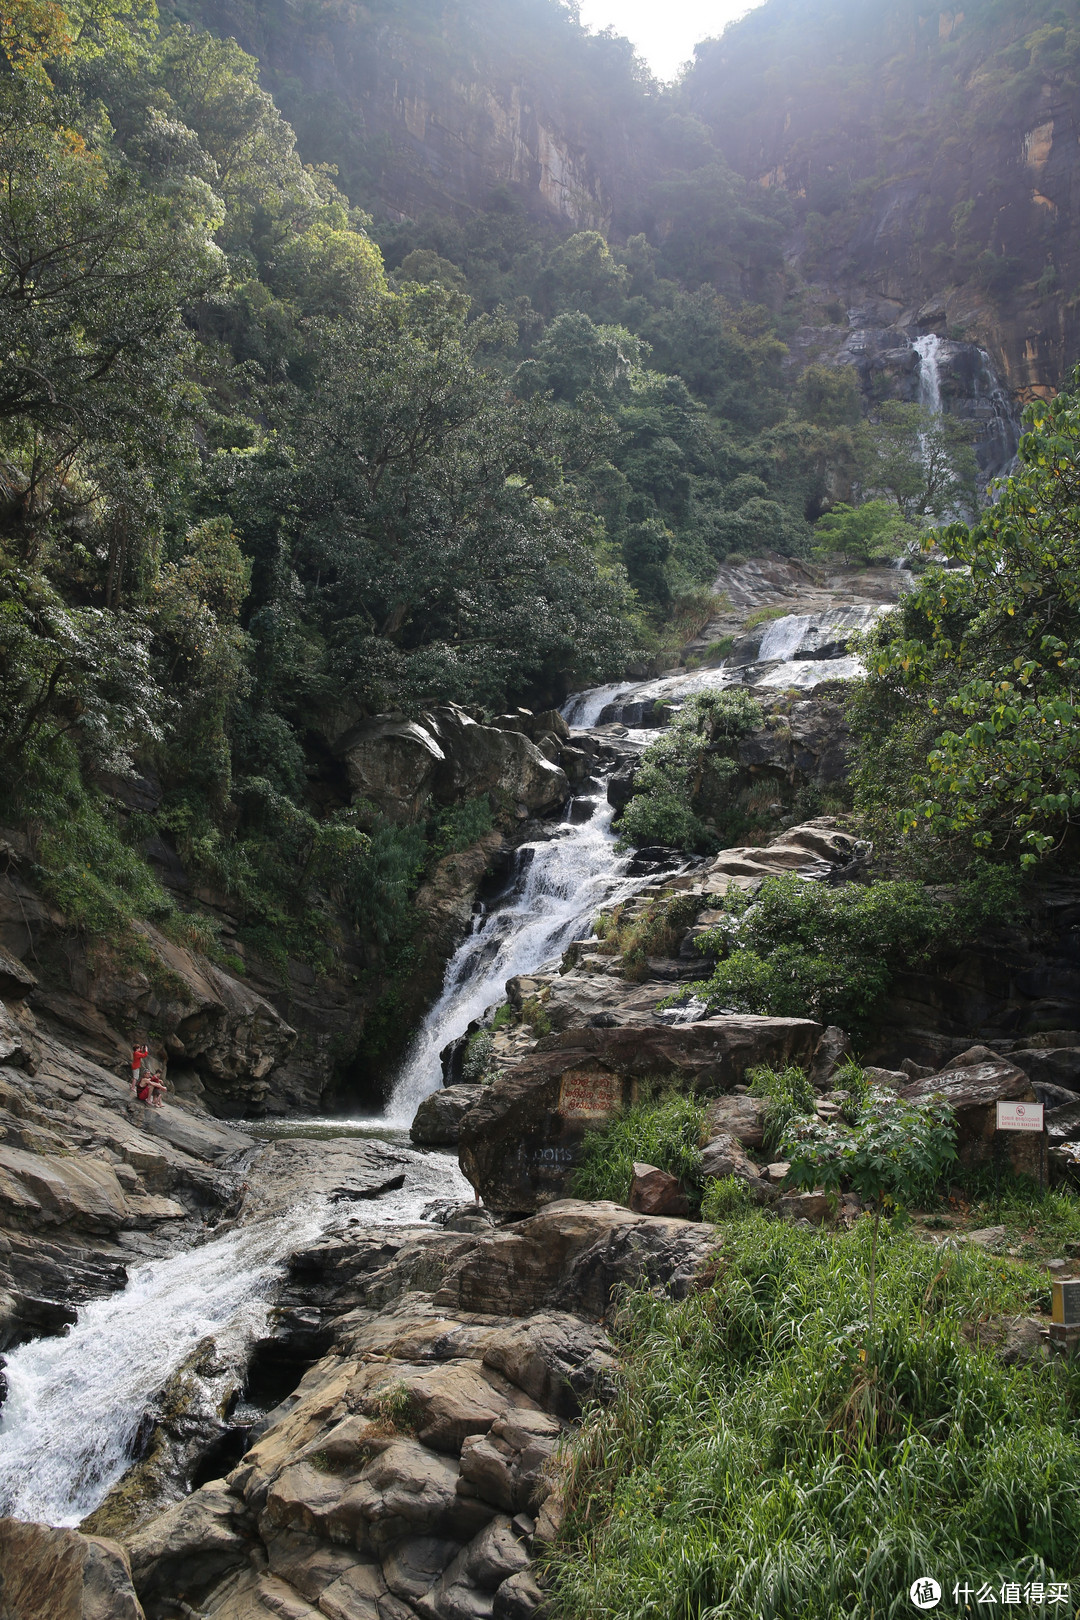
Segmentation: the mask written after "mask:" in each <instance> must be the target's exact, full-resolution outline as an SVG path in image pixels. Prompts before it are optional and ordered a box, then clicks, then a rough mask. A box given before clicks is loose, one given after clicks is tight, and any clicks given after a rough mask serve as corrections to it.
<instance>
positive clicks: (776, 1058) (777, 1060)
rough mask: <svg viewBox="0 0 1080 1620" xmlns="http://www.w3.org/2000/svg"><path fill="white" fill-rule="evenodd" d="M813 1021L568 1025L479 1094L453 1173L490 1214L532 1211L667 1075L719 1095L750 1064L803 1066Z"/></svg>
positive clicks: (564, 1184) (559, 1192)
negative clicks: (607, 1126) (597, 1133)
mask: <svg viewBox="0 0 1080 1620" xmlns="http://www.w3.org/2000/svg"><path fill="white" fill-rule="evenodd" d="M820 1033H821V1028H820V1025H818V1024H815V1023H814V1022H813V1021H812V1020H810V1019H808V1018H756V1017H752V1016H750V1015H746V1016H732V1017H719V1018H705V1019H702V1020H700V1021H699V1022H698V1023H694V1024H685V1025H677V1026H672V1025H667V1024H641V1023H632V1024H627V1025H624V1026H621V1027H620V1026H616V1027H614V1028H610V1027H609V1028H588V1029H581V1028H578V1029H568V1030H566V1031H564V1032H562V1033H558V1034H555V1035H551V1036H548V1037H546V1038H545V1042H544V1045H545V1046H548V1045H549V1043H550V1048H549V1050H546V1051H540V1050H537V1051H536V1052H535V1053H534V1054H533V1055H532V1056H531V1057H526V1058H523V1059H522V1060H521V1061H520V1062H519V1063H518V1064H517V1066H516V1067H515V1068H514V1069H512V1070H510V1071H508V1072H507V1073H505V1074H504V1075H502V1076H501V1077H500V1078H499V1079H498V1080H496V1081H495V1083H494V1084H493V1085H491V1086H489V1087H485V1088H484V1095H483V1097H482V1098H481V1099H480V1101H479V1102H478V1103H476V1104H475V1106H474V1107H473V1108H471V1109H470V1110H469V1112H468V1113H467V1114H466V1116H465V1118H464V1120H463V1121H462V1124H461V1134H460V1140H459V1156H460V1160H461V1167H462V1169H463V1170H464V1172H465V1174H466V1175H467V1176H468V1178H469V1180H470V1181H471V1182H472V1183H473V1185H474V1186H475V1187H477V1188H479V1190H480V1194H481V1196H482V1197H483V1199H484V1202H485V1204H487V1205H488V1206H489V1208H491V1209H494V1210H505V1211H516V1212H522V1211H526V1210H534V1209H538V1208H540V1207H541V1206H542V1205H544V1204H546V1203H549V1202H551V1201H552V1200H554V1199H557V1198H563V1197H565V1196H566V1194H567V1192H568V1191H569V1187H570V1183H571V1179H572V1176H573V1171H574V1167H575V1165H576V1163H577V1159H578V1155H579V1151H580V1146H581V1142H582V1139H583V1138H584V1136H585V1134H586V1132H587V1131H589V1130H595V1129H596V1128H597V1127H598V1126H600V1125H602V1124H604V1123H605V1122H606V1121H607V1120H609V1119H612V1118H614V1117H615V1115H616V1114H617V1113H618V1112H619V1111H620V1110H621V1109H622V1108H623V1107H624V1106H625V1105H626V1104H627V1103H629V1102H631V1101H632V1100H633V1098H634V1096H635V1095H636V1092H635V1082H636V1081H640V1080H643V1079H646V1078H649V1079H652V1078H655V1077H656V1076H658V1075H670V1076H671V1077H672V1078H673V1079H676V1080H677V1081H678V1083H680V1084H682V1085H685V1086H687V1087H688V1088H689V1087H693V1086H695V1085H699V1086H701V1087H702V1088H708V1089H716V1090H724V1089H727V1088H729V1087H731V1086H732V1085H734V1084H736V1083H737V1082H738V1081H740V1080H741V1079H742V1077H743V1074H744V1073H745V1071H746V1070H747V1069H748V1068H750V1067H751V1066H752V1065H754V1064H757V1063H772V1064H775V1065H778V1066H781V1067H782V1066H783V1065H785V1064H787V1063H799V1062H803V1063H809V1062H810V1059H811V1057H812V1055H813V1052H814V1048H815V1046H816V1043H817V1038H818V1036H819V1035H820Z"/></svg>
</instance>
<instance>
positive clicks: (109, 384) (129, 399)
mask: <svg viewBox="0 0 1080 1620" xmlns="http://www.w3.org/2000/svg"><path fill="white" fill-rule="evenodd" d="M219 217H220V216H219V214H218V213H217V211H216V205H215V204H214V202H213V199H212V197H208V195H207V193H206V192H205V188H203V189H202V190H200V189H198V188H194V187H184V186H181V187H179V188H173V189H172V190H171V191H170V193H169V195H168V196H164V195H155V194H154V193H153V192H150V191H148V190H147V189H146V188H143V187H140V186H139V184H138V182H137V178H136V176H135V175H134V174H133V173H132V172H131V169H130V167H129V166H128V165H127V164H126V163H125V161H124V159H123V157H122V156H121V155H120V154H119V153H118V152H116V151H115V149H114V148H113V147H112V146H111V144H110V142H109V139H108V134H107V131H106V130H105V129H104V128H103V127H101V126H98V127H97V128H96V129H94V130H93V131H92V132H91V138H90V139H87V138H84V136H83V134H81V133H80V132H79V130H78V129H76V128H73V127H72V126H71V125H70V124H69V123H68V122H67V121H66V117H65V107H64V105H63V103H62V102H61V101H60V100H59V99H58V98H56V97H55V96H54V95H53V94H52V93H51V92H49V91H48V90H45V89H42V88H40V87H38V86H36V85H33V84H29V83H21V82H15V81H12V80H6V81H0V347H2V349H3V352H4V356H5V364H4V367H3V371H2V373H0V433H2V434H3V436H4V439H5V441H6V446H7V452H8V455H9V457H10V459H11V460H13V461H14V462H15V464H16V465H17V466H18V467H19V469H20V472H21V474H22V486H21V492H20V493H21V507H22V514H23V518H24V522H25V526H26V534H27V537H28V538H27V545H28V546H29V547H30V548H31V549H32V548H33V546H34V545H35V544H36V543H37V538H36V537H38V536H39V534H40V525H39V524H38V523H37V522H36V521H35V520H36V519H37V518H39V517H40V515H41V514H42V512H43V511H44V510H45V509H46V508H47V506H48V504H49V499H50V496H51V494H52V492H53V491H55V489H56V488H57V486H58V484H59V483H61V482H63V481H64V480H65V479H67V478H68V476H69V474H72V473H74V472H76V471H77V473H78V475H79V476H78V477H77V478H76V479H75V480H74V482H73V483H72V485H71V486H70V493H71V494H75V495H77V497H78V498H81V499H82V500H83V501H84V502H86V503H87V504H89V502H90V501H92V500H93V499H94V498H95V496H96V495H97V494H99V493H100V492H104V493H107V494H108V495H110V496H112V497H113V498H114V499H118V500H121V501H125V502H126V503H127V504H128V505H129V506H130V507H131V508H132V509H136V508H138V507H141V506H143V505H145V502H146V497H147V494H148V491H149V488H150V486H151V485H152V480H153V469H155V468H157V469H163V468H165V467H167V466H169V465H170V464H172V463H173V462H174V460H175V457H176V452H177V448H178V445H177V440H178V438H179V440H180V448H182V446H183V439H184V425H183V423H184V418H185V416H187V415H188V411H189V408H190V402H189V399H188V390H187V385H186V380H185V363H186V361H187V360H188V358H189V356H190V354H191V337H190V334H189V333H188V331H187V330H186V328H185V325H184V321H183V314H182V311H183V305H184V303H185V302H186V301H187V300H188V299H192V298H195V297H198V296H201V295H203V294H205V293H206V292H207V291H208V290H209V289H210V287H212V286H213V285H214V283H215V282H216V281H217V280H219V279H220V276H221V274H222V268H223V267H222V263H221V258H220V255H219V254H218V253H217V251H216V250H215V249H214V247H213V245H212V243H211V242H210V240H209V233H210V231H211V230H212V229H213V228H214V226H215V224H216V223H217V221H218V219H219ZM80 479H81V480H82V482H83V489H82V493H81V496H80V495H78V487H79V480H80Z"/></svg>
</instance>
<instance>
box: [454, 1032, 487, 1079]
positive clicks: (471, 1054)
mask: <svg viewBox="0 0 1080 1620" xmlns="http://www.w3.org/2000/svg"><path fill="white" fill-rule="evenodd" d="M494 1046H495V1042H494V1040H493V1038H492V1035H491V1031H490V1030H487V1029H478V1030H476V1031H475V1032H474V1033H473V1034H472V1035H470V1036H469V1039H468V1043H467V1045H466V1047H465V1056H464V1058H463V1060H462V1064H461V1078H462V1079H463V1080H466V1081H469V1082H471V1083H472V1084H475V1083H476V1082H477V1081H482V1080H483V1079H484V1076H485V1075H486V1074H487V1071H488V1066H489V1064H490V1063H491V1053H492V1050H493V1049H494Z"/></svg>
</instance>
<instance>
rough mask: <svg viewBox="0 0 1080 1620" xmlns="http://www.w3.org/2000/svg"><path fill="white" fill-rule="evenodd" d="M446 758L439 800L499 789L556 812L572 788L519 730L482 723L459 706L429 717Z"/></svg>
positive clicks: (437, 786) (519, 801)
mask: <svg viewBox="0 0 1080 1620" xmlns="http://www.w3.org/2000/svg"><path fill="white" fill-rule="evenodd" d="M425 719H426V721H427V723H428V724H429V726H430V727H431V728H432V730H433V732H434V734H435V736H436V737H437V738H438V740H439V744H440V746H441V748H442V751H443V755H444V759H443V763H442V765H440V767H439V769H438V770H437V771H436V773H435V779H434V793H435V797H436V799H437V800H438V801H439V803H440V804H455V803H457V802H458V801H459V800H460V799H466V798H475V797H476V795H477V794H480V793H494V794H496V795H498V796H500V797H505V798H506V799H509V800H511V801H512V802H513V803H514V804H516V805H523V806H524V808H525V809H526V810H530V811H543V810H554V809H555V808H556V807H557V806H558V805H560V804H562V802H563V800H564V799H566V798H567V797H568V795H569V792H570V783H569V781H568V780H567V777H566V774H565V772H563V771H562V770H560V769H559V767H558V766H557V765H555V764H553V763H552V761H551V760H549V759H548V758H547V757H546V756H545V755H544V754H543V753H541V751H540V749H539V748H537V746H536V744H535V743H533V742H531V741H530V740H529V738H528V737H526V736H524V735H523V734H522V733H521V732H520V731H501V730H499V729H498V728H497V727H496V726H481V725H478V724H477V722H476V721H475V720H473V719H471V718H470V717H469V716H468V715H467V714H466V713H465V711H464V710H463V709H459V708H458V707H457V705H456V704H452V703H450V704H446V705H444V706H443V707H441V708H438V709H436V710H434V712H433V713H432V714H431V715H427V716H425Z"/></svg>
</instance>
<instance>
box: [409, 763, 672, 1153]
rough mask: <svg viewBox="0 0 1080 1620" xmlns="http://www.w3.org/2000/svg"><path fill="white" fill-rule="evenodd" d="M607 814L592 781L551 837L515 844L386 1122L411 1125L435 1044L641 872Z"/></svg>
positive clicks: (459, 953) (438, 1080)
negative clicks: (623, 850)
mask: <svg viewBox="0 0 1080 1620" xmlns="http://www.w3.org/2000/svg"><path fill="white" fill-rule="evenodd" d="M613 815H614V811H613V810H612V808H611V806H610V805H609V804H608V803H607V800H606V797H605V796H604V789H603V788H602V787H600V788H594V789H593V790H592V792H591V794H590V795H587V796H585V795H583V796H581V797H579V798H576V799H572V800H571V802H570V807H569V819H568V820H567V821H565V822H564V823H563V825H562V826H561V827H560V828H559V829H558V831H557V832H556V833H555V835H554V836H553V837H551V838H547V839H544V840H542V841H540V842H538V843H535V844H525V845H523V846H522V848H521V849H520V850H519V851H518V852H517V855H516V857H515V868H516V875H515V879H514V881H513V883H512V885H511V887H510V889H509V891H508V893H507V894H506V895H505V896H504V898H503V899H502V900H500V901H499V903H498V904H497V905H495V906H494V907H493V908H492V909H491V911H489V912H488V913H487V914H486V915H485V916H483V917H482V918H481V919H480V920H479V924H478V925H477V926H476V927H474V929H473V932H472V933H470V934H469V935H468V937H467V938H466V939H464V940H463V941H462V943H461V945H459V947H458V949H457V950H456V951H455V953H454V955H453V956H452V957H451V959H450V962H449V964H448V965H447V969H446V973H445V976H444V978H443V989H442V994H441V995H440V997H439V999H438V1001H437V1002H436V1003H435V1005H434V1006H433V1007H432V1009H431V1011H430V1012H429V1013H428V1015H427V1017H426V1018H425V1019H424V1022H423V1025H422V1026H421V1029H420V1032H419V1034H418V1035H417V1037H416V1039H415V1040H414V1042H413V1044H412V1046H411V1048H410V1049H409V1052H408V1053H407V1055H406V1058H405V1063H404V1065H403V1067H402V1071H401V1074H400V1076H399V1078H398V1081H397V1084H396V1085H395V1087H394V1091H393V1094H392V1096H391V1098H390V1102H389V1104H388V1106H387V1117H388V1119H389V1121H390V1123H391V1124H400V1125H403V1126H407V1125H409V1124H410V1123H411V1121H412V1118H413V1115H414V1114H415V1113H416V1110H417V1108H418V1107H419V1105H420V1103H422V1102H423V1100H424V1098H425V1097H427V1096H429V1095H430V1093H431V1092H433V1091H437V1090H438V1088H439V1086H440V1085H441V1084H442V1069H441V1065H440V1062H439V1053H440V1052H441V1050H442V1048H443V1047H444V1046H446V1045H447V1044H448V1043H449V1042H450V1041H452V1040H454V1039H455V1037H456V1036H458V1035H462V1034H464V1032H465V1030H466V1029H467V1028H468V1026H469V1024H470V1023H471V1022H472V1020H473V1019H474V1018H479V1017H481V1016H482V1014H483V1013H484V1012H486V1011H487V1009H488V1008H489V1007H490V1006H491V1005H492V1004H493V1003H495V1002H501V1001H502V1000H503V999H504V997H505V994H506V981H507V979H511V978H513V977H514V976H515V975H517V974H522V973H536V972H537V971H538V970H539V969H540V968H542V967H543V966H544V965H545V964H546V963H549V962H552V961H554V960H555V959H556V958H557V957H558V956H559V955H560V953H561V952H562V951H563V950H564V949H565V947H566V946H567V945H568V944H569V943H570V941H571V940H572V939H576V938H578V936H579V935H580V933H581V932H582V931H583V930H585V931H587V930H588V928H589V926H590V924H591V923H592V920H593V918H594V917H595V916H596V914H597V912H598V911H600V910H601V909H602V908H603V907H604V906H606V905H612V904H614V903H616V902H617V901H619V900H621V899H624V898H625V897H626V896H627V895H629V894H632V893H633V892H634V890H635V889H637V888H639V887H640V886H641V883H642V882H643V881H645V880H644V879H640V878H637V879H635V878H629V877H627V876H626V869H627V867H628V866H629V864H630V862H629V859H628V858H625V857H621V856H618V855H616V853H615V843H616V838H615V834H614V833H613V832H612V830H611V822H612V817H613ZM579 817H581V818H587V819H578V818H579Z"/></svg>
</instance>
